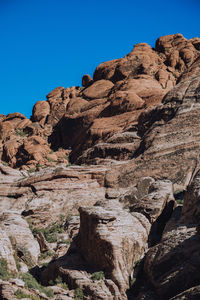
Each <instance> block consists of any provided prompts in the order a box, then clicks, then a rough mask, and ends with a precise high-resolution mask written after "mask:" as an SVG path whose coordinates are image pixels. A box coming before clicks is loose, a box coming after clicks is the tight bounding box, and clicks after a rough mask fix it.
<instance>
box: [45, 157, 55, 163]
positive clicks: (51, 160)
mask: <svg viewBox="0 0 200 300" xmlns="http://www.w3.org/2000/svg"><path fill="white" fill-rule="evenodd" d="M47 160H48V162H55V160H54V159H53V158H51V157H47Z"/></svg>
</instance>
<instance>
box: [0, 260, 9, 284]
mask: <svg viewBox="0 0 200 300" xmlns="http://www.w3.org/2000/svg"><path fill="white" fill-rule="evenodd" d="M10 276H11V275H10V273H9V271H8V263H7V260H6V259H5V258H0V279H2V280H9V278H10Z"/></svg>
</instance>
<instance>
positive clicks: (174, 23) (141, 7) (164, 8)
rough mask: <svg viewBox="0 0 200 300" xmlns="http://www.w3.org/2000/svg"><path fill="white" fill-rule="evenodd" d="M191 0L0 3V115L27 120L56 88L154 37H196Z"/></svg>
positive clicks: (197, 11) (198, 7) (199, 7)
mask: <svg viewBox="0 0 200 300" xmlns="http://www.w3.org/2000/svg"><path fill="white" fill-rule="evenodd" d="M199 16H200V1H199V0H168V1H161V0H151V1H149V0H143V1H141V0H139V1H133V0H120V1H118V0H100V1H98V0H97V1H95V0H93V1H91V0H79V1H76V0H74V1H69V0H0V101H1V102H0V103H1V106H0V113H3V114H8V113H11V112H15V111H18V112H21V113H23V114H25V115H26V116H28V117H29V116H30V115H31V111H32V107H33V105H34V103H35V102H36V101H38V100H44V99H46V94H48V93H49V92H50V91H51V90H52V89H54V88H56V87H58V86H64V87H68V86H72V85H81V78H82V75H84V74H90V75H92V74H93V72H94V70H95V68H96V66H97V65H98V64H100V63H101V62H103V61H107V60H111V59H115V58H119V57H123V56H124V55H126V54H127V53H128V52H130V51H131V50H132V48H133V45H134V44H135V43H139V42H147V43H149V44H150V45H151V46H154V43H155V40H156V39H157V38H158V37H159V36H162V35H167V34H172V33H182V34H183V35H184V36H185V37H186V38H192V37H195V36H198V37H200V32H199V29H200V26H199Z"/></svg>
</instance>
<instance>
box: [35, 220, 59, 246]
mask: <svg viewBox="0 0 200 300" xmlns="http://www.w3.org/2000/svg"><path fill="white" fill-rule="evenodd" d="M32 232H33V235H34V236H36V235H37V234H38V233H39V232H42V233H43V234H44V237H45V239H46V240H47V242H49V243H55V242H57V234H58V233H63V232H64V229H63V227H62V222H56V223H54V224H52V225H51V226H48V227H46V228H34V229H32Z"/></svg>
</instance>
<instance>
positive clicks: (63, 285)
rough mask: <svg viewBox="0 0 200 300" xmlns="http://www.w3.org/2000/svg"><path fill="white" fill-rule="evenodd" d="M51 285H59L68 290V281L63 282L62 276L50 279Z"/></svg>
mask: <svg viewBox="0 0 200 300" xmlns="http://www.w3.org/2000/svg"><path fill="white" fill-rule="evenodd" d="M49 285H59V286H60V287H62V288H63V289H64V290H68V285H67V284H66V282H63V280H62V277H60V276H58V277H57V278H56V279H55V280H50V281H49Z"/></svg>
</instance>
